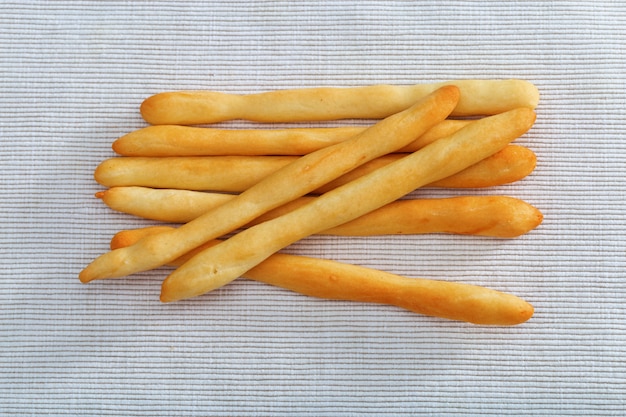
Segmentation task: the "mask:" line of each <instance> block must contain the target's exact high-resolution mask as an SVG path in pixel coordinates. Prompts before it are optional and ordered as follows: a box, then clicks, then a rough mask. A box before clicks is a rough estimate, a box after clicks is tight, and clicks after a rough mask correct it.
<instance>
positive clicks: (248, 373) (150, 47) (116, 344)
mask: <svg viewBox="0 0 626 417" xmlns="http://www.w3.org/2000/svg"><path fill="white" fill-rule="evenodd" d="M0 5H1V6H2V13H0V74H1V76H0V139H1V140H2V146H1V147H0V215H1V218H2V231H1V233H0V271H1V272H2V278H1V279H0V330H1V334H2V336H1V337H0V414H2V415H7V416H8V415H10V416H19V415H72V416H76V415H82V416H103V415H115V416H122V415H125V416H144V415H145V416H177V415H181V416H182V415H184V416H204V415H213V416H218V415H224V416H238V415H241V416H243V415H246V416H250V415H273V416H280V415H285V416H287V415H288V416H323V415H328V416H356V415H365V414H372V415H377V416H385V415H389V416H391V415H412V416H416V415H464V416H465V415H478V416H486V415H499V416H502V415H514V416H529V415H546V416H555V415H559V416H568V415H580V416H601V415H602V416H606V415H615V416H617V415H623V413H624V412H625V409H626V400H625V398H626V360H625V359H624V357H625V354H626V307H625V303H624V297H625V296H626V268H625V267H626V239H625V238H624V235H625V234H626V215H625V214H624V208H623V205H624V203H625V202H626V183H625V180H624V177H625V174H626V134H625V128H626V118H625V116H624V107H625V106H626V95H625V94H624V92H625V88H624V85H625V82H626V7H624V6H625V5H624V3H623V2H620V1H550V2H544V1H512V2H499V1H475V2H472V1H464V0H459V1H443V2H439V1H417V2H410V1H388V0H387V1H373V0H367V1H340V2H333V1H322V0H314V1H307V2H298V1H282V0H281V1H233V0H228V1H213V2H201V1H189V2H175V1H141V2H128V1H86V0H80V1H73V2H71V1H3V2H1V3H0ZM461 78H488V79H502V78H521V79H525V80H528V81H531V82H533V83H535V84H536V85H537V86H538V87H539V89H540V91H541V102H540V105H539V107H538V108H537V114H538V118H537V122H536V124H535V126H534V127H533V128H532V130H531V131H530V132H529V133H528V134H526V135H525V136H524V137H522V138H520V140H519V141H518V143H520V144H523V145H525V146H527V147H529V148H531V149H532V150H533V151H534V152H535V153H536V154H537V157H538V165H537V168H536V170H535V171H534V172H533V173H532V174H531V175H530V176H529V177H527V178H525V179H524V180H522V181H520V182H518V183H515V184H511V185H507V186H502V187H497V188H495V189H489V190H465V191H463V192H460V191H456V192H453V191H447V190H439V191H435V190H423V191H421V192H417V193H416V195H419V196H425V197H431V196H446V195H460V194H471V195H475V194H487V193H488V194H506V195H510V196H513V197H517V198H521V199H524V200H526V201H528V202H529V203H531V204H533V205H535V206H536V207H538V208H539V209H541V211H542V212H543V214H544V215H545V220H544V222H543V223H542V225H541V226H540V227H539V228H537V229H536V230H534V231H532V232H531V233H529V234H527V235H525V236H523V237H520V238H517V239H491V238H478V237H469V236H450V235H425V236H401V237H398V236H385V237H379V238H371V239H370V238H368V239H363V238H339V237H320V236H316V237H311V238H308V239H305V240H302V241H301V242H298V243H296V244H294V245H292V246H290V247H289V248H287V249H286V251H288V252H291V253H298V254H304V255H311V256H320V257H326V258H331V259H337V260H341V261H345V262H351V263H356V264H360V265H366V266H371V267H374V268H379V269H384V270H387V271H390V272H394V273H398V274H402V275H407V276H423V277H429V278H436V279H442V280H451V281H458V282H468V283H473V284H479V285H484V286H488V287H490V288H494V289H498V290H501V291H506V292H510V293H513V294H516V295H518V296H520V297H522V298H524V299H526V300H528V301H529V302H531V303H532V304H533V305H534V307H535V310H536V311H535V315H534V317H533V318H532V319H531V320H530V321H528V322H527V323H525V324H523V325H520V326H515V327H485V326H475V325H471V324H465V323H459V322H453V321H447V320H443V319H436V318H431V317H425V316H420V315H416V314H413V313H410V312H406V311H403V310H400V309H398V308H394V307H389V306H382V305H370V304H361V303H350V302H340V301H327V300H319V299H314V298H309V297H305V296H301V295H298V294H294V293H290V292H288V291H285V290H281V289H277V288H274V287H270V286H267V285H264V284H260V283H256V282H252V281H247V280H243V279H242V280H237V281H235V282H234V283H232V284H230V285H228V286H226V287H224V288H222V289H220V290H218V291H215V292H213V293H210V294H207V295H205V296H202V297H199V298H196V299H192V300H188V301H184V302H179V303H173V304H167V305H164V304H161V303H160V302H159V301H158V295H159V291H160V282H161V280H162V279H163V277H164V276H165V275H166V273H167V271H165V270H162V269H160V270H157V271H151V272H145V273H141V274H138V275H136V276H133V277H132V278H127V279H120V280H110V281H101V282H96V283H92V284H89V285H83V284H81V283H79V281H78V278H77V274H78V272H79V271H80V270H81V269H82V268H83V267H84V266H85V265H86V264H88V263H89V262H90V261H91V260H92V259H94V258H95V257H96V256H98V255H99V254H101V253H103V252H104V251H106V250H107V248H108V242H109V239H110V238H111V236H112V235H113V234H114V233H115V232H117V231H118V230H121V229H125V228H133V227H139V226H144V225H148V224H152V223H151V222H149V221H145V220H139V219H136V218H133V217H131V216H129V215H125V214H121V213H116V212H113V211H112V210H110V209H108V208H107V207H105V206H104V205H103V204H102V202H101V201H99V200H98V199H96V198H95V197H94V193H95V192H96V191H98V190H101V189H102V187H101V186H99V185H98V184H97V183H96V182H95V181H94V179H93V170H94V168H95V167H96V166H97V164H98V163H100V162H101V161H103V160H104V159H106V158H108V157H112V156H114V154H113V152H112V150H111V143H112V142H113V140H115V139H116V138H117V137H119V136H121V135H123V134H125V133H128V132H130V131H133V130H136V129H138V128H141V127H144V126H146V124H145V122H143V121H142V119H141V117H140V115H139V112H138V108H139V104H140V103H141V101H142V100H143V99H144V98H146V97H148V96H149V95H151V94H154V93H157V92H161V91H169V90H182V89H210V90H218V91H226V92H236V93H249V92H259V91H267V90H272V89H281V88H295V87H313V86H353V85H367V84H377V83H390V84H412V83H424V82H434V81H446V80H452V79H461Z"/></svg>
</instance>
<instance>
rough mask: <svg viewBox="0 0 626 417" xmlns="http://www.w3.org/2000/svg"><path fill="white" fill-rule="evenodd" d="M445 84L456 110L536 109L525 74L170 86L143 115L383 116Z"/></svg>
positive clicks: (198, 120)
mask: <svg viewBox="0 0 626 417" xmlns="http://www.w3.org/2000/svg"><path fill="white" fill-rule="evenodd" d="M444 85H456V86H457V87H459V89H460V90H461V99H460V101H459V103H458V105H457V106H456V108H455V109H454V112H453V113H452V115H453V116H475V115H491V114H497V113H501V112H504V111H507V110H511V109H514V108H517V107H528V108H531V109H534V108H535V107H536V106H537V103H538V101H539V92H538V90H537V88H536V87H535V86H534V85H533V84H531V83H529V82H527V81H523V80H457V81H449V82H442V83H433V84H418V85H372V86H364V87H348V88H336V87H326V88H324V87H322V88H305V89H295V90H278V91H269V92H264V93H257V94H248V95H235V94H227V93H221V92H213V91H180V92H165V93H159V94H155V95H153V96H151V97H148V98H147V99H146V100H144V102H143V103H142V104H141V108H140V111H141V115H142V116H143V118H144V119H145V120H146V121H147V122H148V123H150V124H154V125H162V124H171V125H197V124H209V123H216V122H221V121H225V120H232V119H247V120H253V121H257V122H295V121H319V120H337V119H379V118H383V117H387V116H389V115H391V114H395V113H397V112H400V111H402V110H404V109H406V108H408V107H410V106H411V105H412V104H413V103H415V102H416V101H418V100H419V99H421V98H422V97H424V96H426V95H428V94H429V93H431V92H433V91H435V90H437V89H438V88H440V87H442V86H444Z"/></svg>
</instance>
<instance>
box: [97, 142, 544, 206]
mask: <svg viewBox="0 0 626 417" xmlns="http://www.w3.org/2000/svg"><path fill="white" fill-rule="evenodd" d="M404 156H406V154H399V153H394V154H389V155H385V156H381V157H379V158H376V159H374V160H372V161H369V162H366V163H364V164H363V165H361V166H359V167H357V168H355V169H354V170H352V171H350V172H348V173H346V174H344V175H342V176H340V177H339V178H337V179H335V180H333V181H330V182H328V183H327V184H324V185H323V186H321V187H318V188H317V189H316V190H314V193H315V194H321V193H325V192H327V191H329V190H332V189H334V188H337V187H338V186H340V185H343V184H346V183H348V182H350V181H352V180H353V179H355V178H358V177H361V176H363V175H365V174H367V173H369V172H372V171H375V170H376V169H378V168H381V167H383V166H385V165H388V164H390V163H391V162H394V161H397V160H398V159H400V158H402V157H404ZM298 159H299V157H297V156H181V157H164V158H150V157H133V156H129V157H115V158H110V159H107V160H105V161H103V162H102V163H101V164H100V165H99V166H98V167H97V168H96V170H95V174H94V178H95V179H96V181H97V182H98V183H100V184H102V185H104V186H105V187H123V186H140V187H151V188H178V189H185V190H194V191H222V192H242V191H245V190H247V189H248V188H250V187H252V186H253V185H254V184H257V183H258V182H260V181H262V180H263V178H266V177H267V176H269V175H270V174H272V173H274V172H276V171H278V170H279V169H281V168H284V167H285V166H287V165H289V164H290V163H292V162H294V161H296V160H298ZM536 162H537V158H536V156H535V154H534V153H533V152H532V151H531V150H530V149H528V148H525V147H522V146H517V145H508V146H506V147H505V148H503V149H502V150H501V151H499V152H497V153H495V154H494V155H491V156H490V157H488V158H485V159H484V160H483V161H480V162H478V163H477V164H475V165H474V166H472V167H469V168H467V169H466V170H463V171H462V172H459V173H457V174H455V175H453V176H451V177H449V178H446V179H443V180H441V181H437V182H436V183H434V184H431V185H430V186H432V187H447V188H469V187H471V188H477V187H490V186H495V185H501V184H507V183H510V182H514V181H517V180H520V179H522V178H524V177H525V176H526V175H528V174H530V173H531V172H532V171H533V169H535V166H536Z"/></svg>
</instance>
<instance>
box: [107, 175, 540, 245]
mask: <svg viewBox="0 0 626 417" xmlns="http://www.w3.org/2000/svg"><path fill="white" fill-rule="evenodd" d="M97 196H98V197H99V198H101V199H102V200H103V201H104V202H105V203H106V204H107V205H108V206H109V207H111V208H112V209H114V210H118V211H122V212H124V213H128V214H133V215H135V216H139V217H143V218H147V219H151V220H159V221H164V222H170V223H186V222H189V221H191V220H193V219H195V218H196V217H198V216H200V215H202V214H203V213H205V212H207V211H208V210H210V209H212V208H214V207H216V206H218V205H220V204H224V203H225V202H227V201H229V200H231V199H233V198H235V196H234V195H232V194H219V193H204V192H198V191H187V190H171V189H168V190H157V189H152V188H145V187H114V188H111V189H109V190H106V191H102V192H99V193H97ZM314 198H315V197H301V198H299V199H297V200H294V201H292V202H289V203H287V204H286V205H284V206H281V207H279V208H277V209H274V210H271V211H269V212H267V213H265V214H264V215H262V216H260V217H258V218H257V219H255V220H253V221H252V222H250V223H249V224H248V225H247V226H253V225H255V224H259V223H262V222H264V221H267V220H271V219H274V218H276V217H278V216H280V215H282V214H285V213H288V212H289V211H292V210H294V209H296V208H298V207H300V206H302V205H304V204H307V203H310V202H311V201H313V199H314ZM542 218H543V217H542V214H541V212H540V211H539V210H537V209H536V208H535V207H533V206H531V205H530V204H528V203H526V202H524V201H522V200H518V199H516V198H512V197H505V196H467V197H452V198H441V199H420V200H402V201H394V202H392V203H389V204H387V205H386V206H383V207H381V208H379V209H377V210H374V211H372V212H370V213H367V214H365V215H363V216H361V217H359V218H358V219H354V220H352V221H350V222H348V223H344V224H342V225H339V226H337V227H334V228H332V229H329V230H325V231H322V232H320V234H332V235H350V236H372V235H388V234H422V233H455V234H467V235H469V234H471V235H479V236H494V237H515V236H519V235H521V234H524V233H527V232H528V231H530V230H532V229H534V228H535V227H537V226H538V225H539V224H540V223H541V221H542Z"/></svg>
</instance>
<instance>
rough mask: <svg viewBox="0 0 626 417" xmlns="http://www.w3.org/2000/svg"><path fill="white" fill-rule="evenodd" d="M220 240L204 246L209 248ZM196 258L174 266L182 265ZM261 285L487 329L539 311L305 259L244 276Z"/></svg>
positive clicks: (139, 232) (471, 291) (512, 299)
mask: <svg viewBox="0 0 626 417" xmlns="http://www.w3.org/2000/svg"><path fill="white" fill-rule="evenodd" d="M169 229H170V228H168V227H164V226H163V227H150V228H144V229H136V230H124V231H122V232H119V233H117V234H116V235H115V236H114V237H113V239H112V240H111V249H118V248H123V247H126V246H130V245H132V244H134V243H136V242H137V241H138V240H139V239H141V238H142V237H145V236H148V235H150V234H155V233H162V232H165V231H167V230H169ZM217 243H218V241H211V242H208V243H206V244H205V245H203V247H202V249H205V248H208V247H210V246H212V245H214V244H217ZM190 255H191V254H189V255H187V256H183V257H182V258H178V259H176V260H174V261H172V262H171V263H170V265H172V266H180V265H182V264H183V263H184V262H185V261H186V259H187V258H188V257H189V256H190ZM244 277H245V278H249V279H252V280H255V281H259V282H264V283H266V284H270V285H274V286H277V287H281V288H285V289H287V290H291V291H294V292H297V293H300V294H304V295H308V296H312V297H318V298H325V299H331V300H346V301H359V302H367V303H379V304H387V305H393V306H396V307H400V308H404V309H406V310H409V311H412V312H414V313H418V314H424V315H428V316H433V317H440V318H446V319H451V320H460V321H464V322H469V323H474V324H481V325H500V326H505V325H516V324H520V323H523V322H525V321H527V320H528V319H530V318H531V317H532V315H533V312H534V309H533V307H532V305H530V304H529V303H527V302H526V301H524V300H522V299H520V298H518V297H516V296H514V295H510V294H505V293H502V292H499V291H495V290H492V289H487V288H484V287H480V286H475V285H468V284H461V283H453V282H445V281H439V280H429V279H424V278H406V277H402V276H399V275H395V274H391V273H388V272H383V271H378V270H374V269H370V268H365V267H362V266H356V265H350V264H344V263H339V262H335V261H330V260H323V259H315V258H307V257H304V256H295V255H286V254H274V255H272V256H270V257H269V258H267V259H266V260H265V261H263V262H261V263H260V264H259V265H257V266H256V267H254V268H252V269H250V270H249V271H247V272H246V273H245V275H244Z"/></svg>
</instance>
